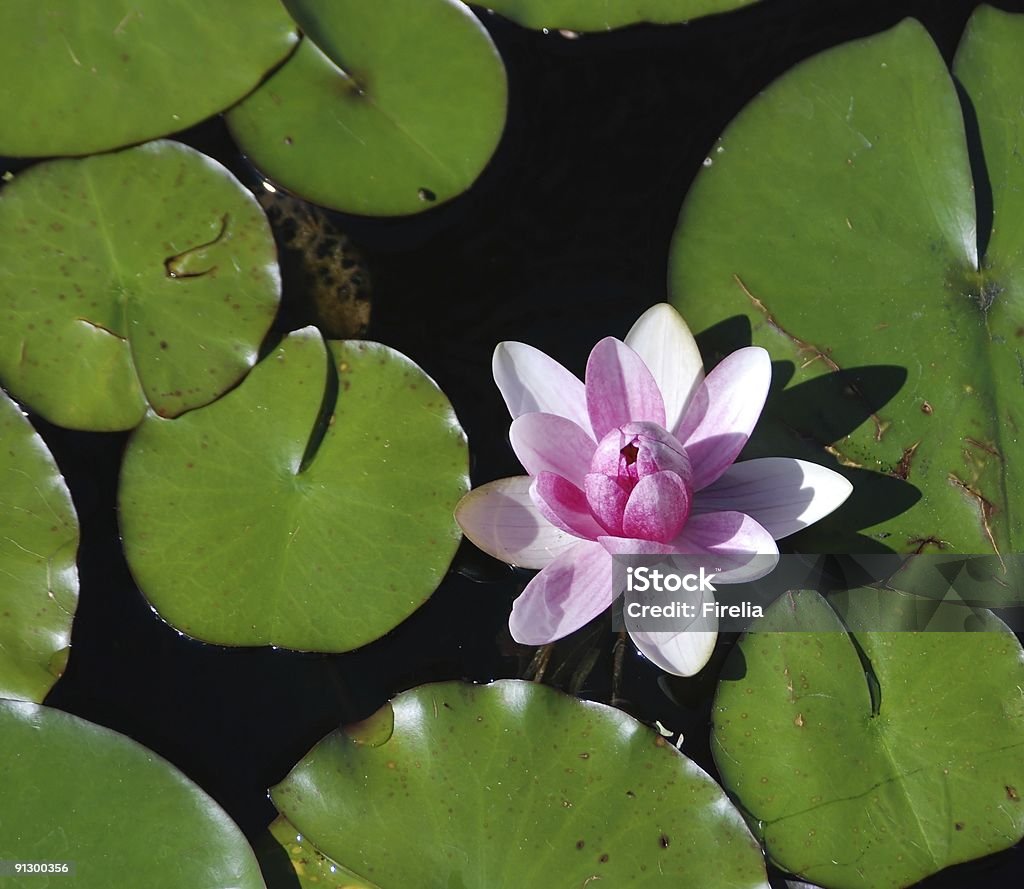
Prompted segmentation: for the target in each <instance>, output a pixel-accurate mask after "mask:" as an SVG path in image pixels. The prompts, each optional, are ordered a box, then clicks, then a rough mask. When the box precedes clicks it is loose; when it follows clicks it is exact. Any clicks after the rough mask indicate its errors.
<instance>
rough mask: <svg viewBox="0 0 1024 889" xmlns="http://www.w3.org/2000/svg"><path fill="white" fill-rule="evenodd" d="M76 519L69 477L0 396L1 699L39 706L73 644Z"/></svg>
mask: <svg viewBox="0 0 1024 889" xmlns="http://www.w3.org/2000/svg"><path fill="white" fill-rule="evenodd" d="M77 550H78V519H77V518H76V516H75V507H74V505H73V504H72V502H71V495H70V494H69V493H68V488H67V485H66V484H64V477H63V476H62V475H61V474H60V470H59V469H58V468H57V465H56V464H55V463H54V462H53V457H52V456H51V455H50V452H49V450H48V449H47V447H46V444H45V443H44V442H43V440H42V439H41V438H40V437H39V434H38V433H37V432H36V431H35V430H34V429H33V428H32V425H31V424H30V423H29V422H28V420H27V419H25V416H24V414H22V412H21V410H20V409H19V408H18V406H17V405H16V404H15V403H14V402H13V401H11V399H10V398H8V397H7V394H6V393H5V392H3V391H0V698H14V699H17V700H29V701H37V702H38V701H42V700H43V698H44V697H45V696H46V693H47V692H48V691H49V690H50V688H51V687H52V686H53V683H54V682H56V681H57V679H58V677H59V676H60V675H61V673H62V672H63V670H64V664H65V662H66V661H67V654H68V646H69V645H70V644H71V620H72V618H73V617H74V614H75V606H76V605H77V603H78V569H77V568H76V566H75V554H76V552H77Z"/></svg>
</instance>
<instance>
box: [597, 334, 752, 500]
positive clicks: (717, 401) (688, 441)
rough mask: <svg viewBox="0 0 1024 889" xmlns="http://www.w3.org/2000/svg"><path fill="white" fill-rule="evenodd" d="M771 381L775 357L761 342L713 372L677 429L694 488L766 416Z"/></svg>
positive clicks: (721, 468) (711, 476)
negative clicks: (760, 344)
mask: <svg viewBox="0 0 1024 889" xmlns="http://www.w3.org/2000/svg"><path fill="white" fill-rule="evenodd" d="M771 381H772V363H771V359H769V357H768V353H767V352H766V351H765V350H764V349H762V348H760V347H759V346H748V347H747V348H745V349H739V350H737V351H736V352H733V353H732V354H731V355H729V356H727V357H726V358H725V359H724V360H723V361H722V363H721V364H719V365H718V367H716V368H715V369H714V370H713V371H711V373H709V374H708V376H707V379H706V380H704V384H703V385H702V386H701V388H700V390H699V391H698V393H697V395H696V396H695V397H694V399H693V400H692V402H691V404H690V407H689V408H688V409H687V412H686V415H685V416H684V417H683V422H682V424H681V425H680V428H679V430H678V433H677V437H678V438H679V440H680V441H681V442H682V443H683V445H684V446H685V447H686V453H687V455H688V456H689V458H690V462H691V463H692V464H693V488H694V490H695V491H699V490H701V489H702V488H704V487H706V486H707V485H709V484H711V483H712V482H713V481H715V479H717V478H718V477H719V476H721V474H722V473H723V472H725V470H726V469H728V468H729V466H731V465H732V463H733V462H734V461H735V460H736V457H737V456H739V453H740V451H741V450H743V446H744V445H745V444H746V443H747V439H748V438H750V433H751V432H752V431H753V429H754V424H755V423H757V419H758V417H760V416H761V409H762V408H763V407H764V401H765V398H767V397H768V389H769V387H770V386H771ZM587 400H588V404H589V400H590V393H589V387H588V392H587ZM694 421H696V423H695V424H694Z"/></svg>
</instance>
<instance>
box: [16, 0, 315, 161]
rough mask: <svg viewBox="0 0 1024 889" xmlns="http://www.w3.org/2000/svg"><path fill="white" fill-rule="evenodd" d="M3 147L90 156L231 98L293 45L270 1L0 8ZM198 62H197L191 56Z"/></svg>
mask: <svg viewBox="0 0 1024 889" xmlns="http://www.w3.org/2000/svg"><path fill="white" fill-rule="evenodd" d="M0 34H3V35H4V51H3V53H0V119H2V120H3V127H2V128H0V154H7V155H23V156H31V155H55V154H89V153H91V152H97V151H105V150H107V149H110V148H117V147H119V146H121V145H128V144H130V143H132V142H142V141H144V140H146V139H153V138H156V137H157V136H164V135H166V134H168V133H173V132H176V131H178V130H183V129H185V128H186V127H190V126H192V124H194V123H198V122H199V121H200V120H202V119H203V118H205V117H209V116H210V115H211V114H215V113H216V112H218V111H221V110H223V109H224V108H227V107H228V106H229V105H232V104H234V103H235V102H236V101H238V100H239V99H240V98H242V96H244V95H245V94H246V93H247V92H249V90H251V89H252V88H253V87H254V86H256V84H257V83H258V82H259V81H260V79H261V78H262V77H263V75H264V74H266V72H267V71H269V70H270V69H271V68H272V67H273V66H274V65H276V64H277V63H278V62H279V61H281V59H283V58H284V57H285V56H286V55H287V54H288V53H289V52H290V51H291V49H292V47H293V46H294V45H295V40H296V34H295V26H294V25H293V23H292V21H291V20H290V19H289V17H288V14H287V13H286V12H285V10H284V8H283V7H282V6H281V4H280V2H279V0H247V2H246V4H245V8H244V13H243V12H242V10H241V9H240V8H239V5H238V3H237V2H236V0H208V2H204V3H203V4H202V5H201V6H200V5H196V4H195V3H192V2H190V0H90V2H88V3H76V2H73V0H33V2H31V3H4V4H0ZM197 59H201V60H202V64H196V60H197Z"/></svg>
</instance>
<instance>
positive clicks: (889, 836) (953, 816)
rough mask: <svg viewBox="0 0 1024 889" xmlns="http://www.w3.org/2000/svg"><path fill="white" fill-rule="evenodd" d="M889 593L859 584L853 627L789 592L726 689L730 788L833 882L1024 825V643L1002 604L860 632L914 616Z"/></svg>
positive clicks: (938, 857)
mask: <svg viewBox="0 0 1024 889" xmlns="http://www.w3.org/2000/svg"><path fill="white" fill-rule="evenodd" d="M901 598H902V599H906V597H901ZM830 601H831V600H830ZM880 601H881V600H880V599H879V598H878V593H877V591H875V590H862V591H855V592H852V593H850V594H848V596H847V602H846V608H845V611H844V620H845V626H844V622H843V621H841V620H840V617H839V616H838V615H837V614H836V612H834V611H833V610H832V609H831V608H830V607H829V604H828V603H826V601H825V600H824V599H822V598H821V597H820V596H819V595H818V594H817V593H813V592H806V591H805V592H799V593H794V594H788V595H787V596H786V597H784V598H782V599H779V600H778V601H777V602H775V603H774V604H773V605H772V606H771V607H770V608H769V609H768V610H767V611H766V613H765V616H764V618H763V619H762V620H761V621H759V623H758V626H757V631H755V632H751V633H749V634H748V635H746V636H744V637H743V638H742V639H741V640H740V642H739V646H738V648H737V650H736V651H735V652H734V653H733V654H732V655H731V657H732V659H733V666H734V667H735V670H732V671H731V670H730V665H729V664H727V665H726V667H725V675H730V672H732V675H740V676H742V678H740V679H726V680H723V681H722V682H721V683H720V684H719V687H718V693H717V695H716V698H715V704H714V711H713V713H714V715H713V719H714V727H713V732H712V751H713V753H714V756H715V762H716V764H717V765H718V768H719V770H720V772H721V774H722V779H723V782H724V784H725V786H726V788H727V789H728V790H729V791H730V792H731V793H732V794H734V795H735V797H736V798H737V799H738V800H739V803H740V805H741V806H742V807H743V808H744V810H745V811H746V812H747V813H748V815H749V819H750V821H751V823H753V824H755V825H756V826H757V832H758V833H759V834H760V836H761V838H762V839H763V842H764V844H765V848H766V850H767V852H768V854H769V855H770V856H771V858H772V859H774V860H775V861H776V862H778V864H779V865H780V866H781V867H783V868H785V869H786V870H789V871H791V872H793V873H796V874H799V875H800V876H801V877H803V878H806V879H807V880H809V881H811V882H813V883H815V884H820V885H822V886H828V887H830V889H860V887H863V889H869V887H870V889H887V887H894V889H895V887H900V886H907V885H909V884H911V883H914V882H916V881H917V880H920V879H922V878H923V877H925V876H927V875H929V874H932V873H935V872H936V871H939V870H941V869H943V868H945V867H948V866H949V865H952V864H955V863H957V862H962V861H968V860H970V859H973V858H977V857H980V856H982V855H986V854H988V853H990V852H995V851H997V850H1000V849H1005V848H1008V847H1010V846H1012V845H1014V844H1015V843H1016V842H1017V841H1018V840H1020V839H1021V837H1022V836H1024V801H1022V800H1021V796H1022V793H1024V758H1022V757H1021V751H1022V749H1024V696H1022V695H1021V686H1024V652H1022V650H1021V646H1020V643H1019V642H1018V641H1017V639H1016V637H1015V636H1014V635H1013V634H1012V633H1011V632H1010V631H1009V630H1007V629H1006V627H1005V626H1003V625H1002V624H1001V623H999V621H997V620H996V619H995V618H994V617H992V616H991V613H988V615H987V617H986V618H985V619H984V621H983V622H982V623H981V624H980V626H981V628H982V629H984V630H986V632H973V633H969V632H957V633H951V632H920V633H912V632H876V631H871V632H868V631H864V630H862V629H860V627H863V626H871V627H873V628H881V629H883V630H889V631H892V630H898V629H900V628H901V626H903V625H904V624H905V621H906V619H907V617H908V612H907V603H906V601H897V602H894V605H893V608H892V609H891V613H890V614H889V619H888V621H880V619H879V618H880V614H881V611H880V610H879V608H878V604H879V602H880ZM929 604H934V603H929ZM882 610H883V611H884V609H882ZM955 610H956V612H957V614H956V615H954V616H953V617H954V618H955V617H958V616H959V614H960V611H959V609H955ZM868 621H870V623H868ZM847 627H850V628H852V632H847V631H846V628H847ZM773 630H774V631H776V632H772V631H773ZM779 631H782V632H779ZM793 631H800V632H793Z"/></svg>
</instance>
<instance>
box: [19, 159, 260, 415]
mask: <svg viewBox="0 0 1024 889" xmlns="http://www.w3.org/2000/svg"><path fill="white" fill-rule="evenodd" d="M279 294H280V277H279V275H278V270H277V262H276V252H275V248H274V240H273V236H272V235H271V232H270V228H269V226H268V225H267V220H266V217H265V216H264V215H263V212H262V210H261V209H260V207H259V205H258V204H257V203H256V200H255V199H254V198H253V197H252V195H251V194H250V193H249V192H248V191H246V189H245V188H243V187H242V185H241V184H240V183H239V182H238V181H237V180H236V179H235V178H234V177H233V176H232V175H231V174H230V173H229V172H228V171H227V170H226V169H224V168H223V167H221V166H220V164H218V163H217V162H216V161H213V160H211V159H210V158H208V157H206V156H204V155H202V154H200V153H199V152H197V151H195V150H193V149H191V148H188V147H187V146H185V145H180V144H178V143H175V142H151V143H149V144H147V145H143V146H140V147H138V148H130V149H126V150H125V151H121V152H118V153H116V154H109V155H101V156H98V157H90V158H85V159H83V160H57V161H51V162H48V163H44V164H39V165H38V166H35V167H31V168H30V169H28V170H27V171H26V172H24V173H22V174H20V175H19V176H17V177H16V178H15V179H14V181H12V182H11V183H9V184H8V185H7V186H6V187H4V189H3V191H2V192H0V379H2V380H3V382H4V385H5V386H6V387H7V388H8V389H9V390H10V392H11V393H12V394H13V395H14V396H15V397H16V398H18V399H19V400H20V401H21V402H23V403H24V404H26V405H29V406H30V407H31V408H32V409H33V410H34V411H36V412H37V413H39V414H41V415H42V416H44V417H46V419H48V420H50V421H51V422H53V423H57V424H59V425H61V426H67V427H70V428H73V429H90V430H115V429H130V428H131V427H133V426H134V425H135V424H136V423H138V422H139V420H141V419H142V417H143V415H144V414H145V412H146V408H147V404H148V405H151V406H152V407H153V409H154V410H156V411H157V412H158V413H160V414H162V415H164V416H176V415H177V414H180V413H181V412H183V411H186V410H189V409H191V408H194V407H197V406H199V405H202V404H206V403H207V402H209V401H212V400H213V399H215V398H217V397H218V396H219V395H221V394H222V393H223V392H224V391H225V390H226V389H228V388H230V387H231V386H233V385H234V384H235V383H237V382H238V380H239V379H240V378H241V377H242V376H243V375H244V374H245V373H246V372H247V371H248V370H249V368H250V367H251V366H252V365H253V363H254V362H255V360H256V351H257V348H258V347H259V344H260V342H261V340H262V339H263V336H264V335H265V334H266V332H267V330H268V329H269V327H270V324H271V322H272V321H273V319H274V314H275V312H276V311H277V303H278V299H279Z"/></svg>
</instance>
